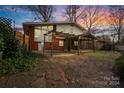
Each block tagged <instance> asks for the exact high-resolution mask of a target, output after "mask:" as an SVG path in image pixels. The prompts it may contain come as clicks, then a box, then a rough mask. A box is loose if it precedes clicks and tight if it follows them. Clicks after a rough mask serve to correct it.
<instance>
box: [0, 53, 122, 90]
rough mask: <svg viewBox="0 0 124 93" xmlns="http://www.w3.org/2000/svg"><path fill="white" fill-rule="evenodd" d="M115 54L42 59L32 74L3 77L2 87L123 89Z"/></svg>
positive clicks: (91, 54)
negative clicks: (115, 67)
mask: <svg viewBox="0 0 124 93" xmlns="http://www.w3.org/2000/svg"><path fill="white" fill-rule="evenodd" d="M119 56H120V54H119V53H117V52H116V53H115V52H103V51H102V52H101V51H97V52H95V53H93V52H91V53H81V54H80V55H76V54H75V55H72V56H59V57H58V56H56V57H48V58H41V59H39V60H38V62H37V64H36V65H35V66H34V68H33V69H32V70H31V71H27V72H21V73H17V74H14V75H10V76H4V77H0V87H38V88H39V87H120V84H119V83H120V82H118V77H115V76H114V73H113V72H112V68H113V65H114V61H115V59H116V58H118V57H119Z"/></svg>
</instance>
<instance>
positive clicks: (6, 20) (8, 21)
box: [0, 17, 12, 26]
mask: <svg viewBox="0 0 124 93" xmlns="http://www.w3.org/2000/svg"><path fill="white" fill-rule="evenodd" d="M0 23H4V24H5V25H7V26H12V20H11V19H9V18H4V17H0Z"/></svg>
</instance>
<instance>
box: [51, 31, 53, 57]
mask: <svg viewBox="0 0 124 93" xmlns="http://www.w3.org/2000/svg"><path fill="white" fill-rule="evenodd" d="M51 56H53V32H52V39H51Z"/></svg>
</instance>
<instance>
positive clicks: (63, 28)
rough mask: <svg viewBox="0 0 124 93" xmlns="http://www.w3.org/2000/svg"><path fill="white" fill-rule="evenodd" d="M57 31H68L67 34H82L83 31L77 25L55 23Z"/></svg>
mask: <svg viewBox="0 0 124 93" xmlns="http://www.w3.org/2000/svg"><path fill="white" fill-rule="evenodd" d="M57 31H58V32H63V33H69V34H75V35H80V34H83V31H82V30H81V29H79V28H78V27H76V26H75V25H74V26H71V25H57Z"/></svg>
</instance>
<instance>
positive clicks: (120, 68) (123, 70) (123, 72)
mask: <svg viewBox="0 0 124 93" xmlns="http://www.w3.org/2000/svg"><path fill="white" fill-rule="evenodd" d="M114 70H115V73H116V74H117V75H118V76H119V77H120V78H121V79H124V54H122V56H120V57H119V58H118V59H117V60H116V62H115V66H114Z"/></svg>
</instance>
